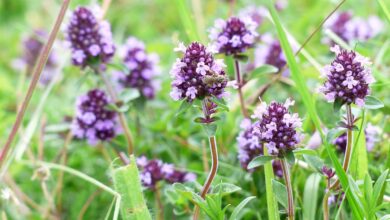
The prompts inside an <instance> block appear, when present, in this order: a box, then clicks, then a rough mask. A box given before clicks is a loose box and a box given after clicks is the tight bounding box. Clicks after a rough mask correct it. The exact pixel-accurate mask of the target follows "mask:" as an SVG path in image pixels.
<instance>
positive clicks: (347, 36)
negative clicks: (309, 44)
mask: <svg viewBox="0 0 390 220" xmlns="http://www.w3.org/2000/svg"><path fill="white" fill-rule="evenodd" d="M324 27H325V28H328V29H330V30H331V31H332V32H334V33H335V34H336V35H337V36H339V37H340V38H341V39H343V40H344V41H346V42H351V41H363V42H364V41H367V40H369V39H371V38H373V37H375V36H377V35H378V34H380V33H381V32H382V30H383V27H384V24H383V22H382V21H381V20H380V19H379V18H378V17H377V16H374V15H372V16H369V17H368V18H367V19H365V18H361V17H354V16H353V14H352V12H349V11H347V12H341V13H336V14H334V15H333V16H331V17H330V18H329V19H328V20H327V21H326V22H325V24H324ZM323 41H324V42H325V43H332V41H331V40H330V39H328V38H324V39H323ZM332 44H333V43H332Z"/></svg>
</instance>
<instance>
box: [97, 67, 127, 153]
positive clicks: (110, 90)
mask: <svg viewBox="0 0 390 220" xmlns="http://www.w3.org/2000/svg"><path fill="white" fill-rule="evenodd" d="M94 71H95V72H96V73H97V74H98V75H99V76H100V77H101V78H102V80H103V82H104V84H105V85H106V88H107V91H108V93H109V94H110V96H111V98H112V99H113V101H114V103H117V102H118V97H117V95H116V92H115V90H114V88H113V87H112V85H111V83H110V81H109V80H108V79H107V78H106V77H105V76H104V74H100V71H99V70H98V69H96V68H95V69H94ZM118 115H119V123H120V124H121V126H122V129H123V132H124V135H125V138H126V141H127V151H128V153H129V155H132V154H133V153H134V145H133V137H132V135H131V131H130V128H129V126H128V124H127V120H126V116H125V114H123V112H118Z"/></svg>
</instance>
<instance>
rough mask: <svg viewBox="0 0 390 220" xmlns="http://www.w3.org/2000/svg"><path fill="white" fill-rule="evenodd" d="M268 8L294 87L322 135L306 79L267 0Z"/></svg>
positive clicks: (274, 10) (270, 3)
mask: <svg viewBox="0 0 390 220" xmlns="http://www.w3.org/2000/svg"><path fill="white" fill-rule="evenodd" d="M268 8H269V11H270V13H271V17H272V20H273V22H274V25H275V28H276V31H277V33H278V37H279V40H280V44H281V46H282V49H283V52H284V54H285V55H286V58H287V64H288V66H289V68H290V70H291V77H292V79H293V80H294V82H295V84H296V88H297V90H298V92H299V94H300V95H301V97H302V100H303V103H304V105H305V107H306V108H307V110H308V113H309V115H310V117H309V118H310V119H311V120H312V121H313V123H314V125H315V126H316V128H317V129H318V131H319V132H320V134H321V137H323V136H324V134H323V131H322V128H321V121H320V119H319V118H318V114H317V110H316V108H315V103H314V101H313V99H312V96H311V94H310V92H309V89H308V87H307V85H306V80H305V79H304V78H303V76H302V74H301V73H300V71H299V67H298V64H297V62H296V60H295V56H294V53H293V51H292V48H291V46H290V43H289V41H288V39H287V35H286V32H285V31H284V29H283V27H282V24H281V21H280V19H279V16H278V14H277V12H276V9H275V8H274V6H273V4H272V2H271V1H269V2H268Z"/></svg>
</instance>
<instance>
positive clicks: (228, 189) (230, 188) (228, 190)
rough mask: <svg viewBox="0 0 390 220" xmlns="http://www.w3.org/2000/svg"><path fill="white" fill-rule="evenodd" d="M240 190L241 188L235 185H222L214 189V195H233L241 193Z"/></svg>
mask: <svg viewBox="0 0 390 220" xmlns="http://www.w3.org/2000/svg"><path fill="white" fill-rule="evenodd" d="M240 190H241V188H240V187H238V186H236V185H234V184H231V183H220V184H218V185H216V186H215V187H214V188H213V190H212V193H221V195H223V196H224V195H228V194H232V193H234V192H237V191H240Z"/></svg>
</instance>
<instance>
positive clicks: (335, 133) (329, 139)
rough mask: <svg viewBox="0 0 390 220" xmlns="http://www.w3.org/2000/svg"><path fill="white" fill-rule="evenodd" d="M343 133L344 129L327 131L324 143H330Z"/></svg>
mask: <svg viewBox="0 0 390 220" xmlns="http://www.w3.org/2000/svg"><path fill="white" fill-rule="evenodd" d="M344 132H345V128H333V129H330V130H329V131H328V133H327V134H326V139H325V140H326V142H327V143H330V144H331V143H332V142H333V141H334V140H335V139H336V138H337V137H338V136H340V135H342V134H343V133H344Z"/></svg>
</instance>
